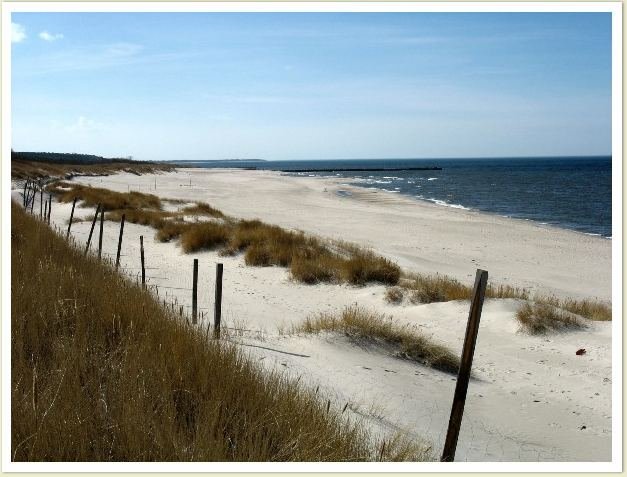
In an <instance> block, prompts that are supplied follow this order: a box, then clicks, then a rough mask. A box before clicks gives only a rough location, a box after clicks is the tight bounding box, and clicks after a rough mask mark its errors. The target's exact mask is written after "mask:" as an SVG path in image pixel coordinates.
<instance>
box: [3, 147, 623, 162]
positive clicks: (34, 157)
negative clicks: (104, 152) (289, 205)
mask: <svg viewBox="0 0 627 477" xmlns="http://www.w3.org/2000/svg"><path fill="white" fill-rule="evenodd" d="M608 157H610V158H611V157H612V155H611V154H595V155H580V156H572V155H557V156H556V155H546V156H487V157H471V156H468V157H380V158H333V159H321V158H313V159H260V158H253V159H242V158H237V159H180V160H177V159H168V160H139V159H134V158H133V156H127V157H104V156H99V155H96V154H82V153H73V152H72V153H68V152H40V151H37V152H35V151H14V150H11V159H12V160H22V161H34V162H52V163H62V164H99V163H111V162H135V163H140V164H142V163H143V164H148V163H164V164H174V165H177V164H180V165H187V164H213V163H221V164H229V163H237V164H239V163H264V162H307V161H320V162H334V161H447V160H496V159H501V160H503V159H505V160H508V159H511V160H516V159H593V158H599V159H601V158H608Z"/></svg>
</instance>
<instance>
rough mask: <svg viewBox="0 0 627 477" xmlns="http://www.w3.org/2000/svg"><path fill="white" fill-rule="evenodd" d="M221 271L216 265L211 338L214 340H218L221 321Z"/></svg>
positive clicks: (218, 265) (220, 266)
mask: <svg viewBox="0 0 627 477" xmlns="http://www.w3.org/2000/svg"><path fill="white" fill-rule="evenodd" d="M222 270H223V266H222V264H221V263H218V264H216V300H215V304H214V308H213V336H214V337H215V338H220V320H221V319H222Z"/></svg>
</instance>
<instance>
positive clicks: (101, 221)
mask: <svg viewBox="0 0 627 477" xmlns="http://www.w3.org/2000/svg"><path fill="white" fill-rule="evenodd" d="M104 210H105V208H104V205H103V206H102V207H101V208H100V236H99V237H98V258H102V235H103V234H102V232H103V228H104Z"/></svg>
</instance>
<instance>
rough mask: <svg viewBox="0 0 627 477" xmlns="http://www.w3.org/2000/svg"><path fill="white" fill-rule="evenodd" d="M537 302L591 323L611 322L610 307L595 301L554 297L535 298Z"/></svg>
mask: <svg viewBox="0 0 627 477" xmlns="http://www.w3.org/2000/svg"><path fill="white" fill-rule="evenodd" d="M535 301H537V302H539V303H543V304H546V305H551V306H555V307H559V308H563V309H564V310H567V311H569V312H571V313H574V314H575V315H579V316H583V317H584V318H588V319H589V320H593V321H611V320H612V307H611V306H610V305H607V304H605V303H601V302H599V301H595V300H589V299H585V300H573V299H571V298H567V299H563V300H560V299H559V298H556V297H554V296H550V297H540V298H536V300H535Z"/></svg>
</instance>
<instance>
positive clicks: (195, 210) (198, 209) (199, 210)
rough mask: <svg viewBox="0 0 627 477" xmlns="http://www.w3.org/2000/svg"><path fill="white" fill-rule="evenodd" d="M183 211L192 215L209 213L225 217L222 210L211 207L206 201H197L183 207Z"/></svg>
mask: <svg viewBox="0 0 627 477" xmlns="http://www.w3.org/2000/svg"><path fill="white" fill-rule="evenodd" d="M181 212H184V213H186V214H190V215H207V216H209V217H216V218H224V214H223V213H222V212H221V211H219V210H218V209H215V208H213V207H211V206H210V205H209V204H206V203H205V202H196V203H195V204H194V205H191V206H188V207H183V210H182V211H181Z"/></svg>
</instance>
